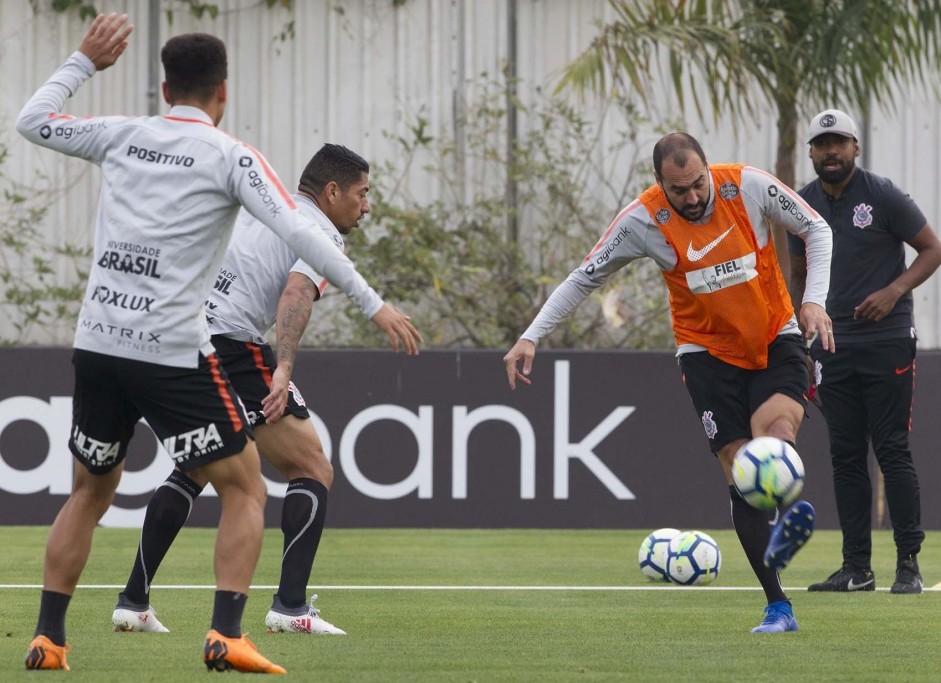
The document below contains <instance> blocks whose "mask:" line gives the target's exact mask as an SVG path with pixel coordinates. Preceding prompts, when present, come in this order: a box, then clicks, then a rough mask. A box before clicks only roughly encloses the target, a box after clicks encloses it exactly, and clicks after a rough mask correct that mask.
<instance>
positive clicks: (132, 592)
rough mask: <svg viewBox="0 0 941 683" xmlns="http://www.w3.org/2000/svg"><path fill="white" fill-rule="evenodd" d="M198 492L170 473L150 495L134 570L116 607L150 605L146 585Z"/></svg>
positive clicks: (180, 476)
mask: <svg viewBox="0 0 941 683" xmlns="http://www.w3.org/2000/svg"><path fill="white" fill-rule="evenodd" d="M202 490H203V489H202V487H201V486H199V485H197V484H196V482H194V481H193V480H192V479H190V478H189V477H187V476H186V475H185V474H183V473H182V472H179V471H177V470H173V472H172V473H171V474H170V476H169V477H167V479H166V481H164V482H163V484H161V485H160V486H159V487H158V488H157V490H156V491H155V492H154V495H153V496H152V497H151V499H150V502H149V503H148V504H147V513H146V515H145V516H144V526H143V528H142V529H141V535H140V544H139V545H138V548H137V557H136V558H134V568H133V569H131V575H130V576H129V577H128V579H127V586H125V588H124V591H123V592H122V593H121V594H120V595H119V596H118V606H122V605H123V606H128V607H130V606H141V605H147V604H148V603H149V602H150V584H151V582H152V581H153V579H154V576H155V575H156V573H157V568H158V567H159V566H160V563H161V562H163V558H164V557H165V556H166V554H167V551H168V550H170V546H171V545H172V544H173V540H174V539H175V538H176V536H177V534H178V533H179V532H180V529H182V528H183V525H184V524H185V523H186V519H187V518H188V517H189V515H190V510H192V509H193V499H194V498H196V497H197V496H198V495H199V494H200V493H202Z"/></svg>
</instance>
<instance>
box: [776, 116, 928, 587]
mask: <svg viewBox="0 0 941 683" xmlns="http://www.w3.org/2000/svg"><path fill="white" fill-rule="evenodd" d="M808 142H809V143H810V158H811V160H812V161H813V165H814V171H815V172H816V173H817V176H818V178H817V180H814V181H813V182H811V183H809V184H808V185H806V186H805V187H804V188H802V189H801V190H800V192H799V194H800V196H801V197H803V198H804V199H805V200H806V201H807V203H808V204H810V205H811V206H812V207H813V208H814V209H816V210H817V211H818V212H819V213H820V215H821V216H822V217H823V218H824V219H826V221H827V223H829V224H830V227H831V228H832V229H833V259H832V263H831V269H830V291H829V294H828V296H827V313H828V314H829V315H830V317H831V318H832V320H833V331H834V339H835V340H836V348H837V352H836V353H835V354H831V353H823V352H822V351H821V349H820V344H819V343H816V344H814V346H813V347H812V349H811V354H812V356H813V358H814V366H815V372H816V375H817V382H818V385H819V386H818V391H819V395H820V399H821V404H822V410H823V416H824V419H825V420H826V422H827V427H828V430H829V433H830V455H831V458H832V460H833V485H834V489H835V491H836V504H837V512H838V513H839V517H840V527H841V528H842V530H843V566H842V567H841V568H840V569H838V570H837V571H836V572H834V573H833V574H831V575H830V577H829V578H827V579H826V580H825V581H822V582H820V583H815V584H813V585H811V586H810V587H809V588H808V590H811V591H840V592H846V591H871V590H874V589H875V587H876V577H875V574H873V571H872V567H871V565H870V559H871V555H872V483H871V481H870V477H869V467H868V454H869V441H870V440H871V441H872V447H873V451H874V452H875V455H876V460H877V461H878V463H879V467H880V469H881V470H882V474H883V477H884V479H885V492H886V499H887V501H888V505H889V514H890V516H891V518H892V528H893V531H894V537H895V545H896V549H897V552H898V559H897V565H896V574H895V583H893V584H892V592H893V593H920V592H921V590H922V578H921V573H920V571H919V568H918V560H917V555H918V552H919V550H921V543H922V541H923V540H924V538H925V534H924V532H923V531H922V529H921V503H920V499H919V487H918V475H917V473H916V472H915V465H914V463H913V462H912V453H911V450H910V449H909V444H908V432H909V430H910V429H911V416H912V412H911V410H912V389H913V386H914V374H915V341H916V336H915V328H914V322H913V317H912V303H913V302H912V294H911V291H912V289H914V288H915V287H917V286H918V285H920V284H921V283H922V282H924V281H925V280H926V279H927V278H928V277H929V276H930V275H931V274H932V273H933V272H934V271H935V269H936V268H937V267H938V265H939V264H941V242H939V241H938V238H937V236H936V235H935V234H934V231H933V230H932V228H931V226H930V225H929V224H928V222H927V220H926V219H925V216H924V214H923V213H922V212H921V210H920V209H919V208H918V206H916V204H915V202H914V201H913V200H912V198H911V197H910V196H909V195H907V194H906V193H904V192H903V191H902V190H900V189H899V188H897V187H896V186H895V185H893V184H892V181H890V180H889V179H887V178H883V177H881V176H878V175H875V174H874V173H871V172H869V171H867V170H865V169H862V168H858V167H857V166H856V157H858V156H859V135H858V134H857V131H856V124H855V123H854V122H853V119H852V118H850V117H849V116H848V115H847V114H846V113H844V112H842V111H839V110H837V109H828V110H826V111H823V112H820V113H819V114H817V115H816V116H815V117H814V118H813V120H812V121H811V124H810V134H809V136H808ZM788 237H789V252H790V255H791V283H790V285H791V296H792V297H795V296H796V297H797V300H798V301H799V300H800V297H801V295H802V293H803V290H804V279H805V277H806V260H805V258H804V244H803V242H801V241H800V240H794V239H791V238H790V236H788ZM905 244H908V245H910V246H911V247H912V248H913V249H914V250H915V251H916V252H917V253H918V255H917V256H916V257H915V259H914V261H912V264H911V266H910V267H908V268H907V269H906V267H905Z"/></svg>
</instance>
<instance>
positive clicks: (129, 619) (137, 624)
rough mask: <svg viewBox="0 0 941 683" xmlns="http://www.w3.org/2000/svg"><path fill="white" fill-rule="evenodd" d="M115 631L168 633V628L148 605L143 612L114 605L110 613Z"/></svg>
mask: <svg viewBox="0 0 941 683" xmlns="http://www.w3.org/2000/svg"><path fill="white" fill-rule="evenodd" d="M111 623H112V624H114V630H115V631H137V632H140V633H169V632H170V629H168V628H167V627H166V626H164V625H163V624H161V623H160V621H159V620H158V619H157V613H156V612H154V608H153V607H151V606H150V605H148V606H147V609H145V610H144V611H143V612H138V611H136V610H132V609H127V608H125V607H116V608H115V610H114V612H113V613H112V614H111Z"/></svg>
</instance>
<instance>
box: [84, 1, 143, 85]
mask: <svg viewBox="0 0 941 683" xmlns="http://www.w3.org/2000/svg"><path fill="white" fill-rule="evenodd" d="M125 24H127V15H126V14H121V15H119V14H118V13H117V12H112V13H111V14H108V15H107V16H106V15H104V14H99V15H98V16H97V17H95V20H94V21H93V22H92V23H91V26H90V27H89V29H88V33H86V34H85V39H84V40H82V44H81V45H80V46H79V48H78V51H79V52H81V53H82V54H83V55H85V56H86V57H88V58H89V59H90V60H91V62H92V64H94V65H95V68H96V69H97V70H98V71H104V70H105V69H107V68H108V67H109V66H111V65H113V64H114V63H115V62H116V61H118V58H119V57H120V56H121V55H122V54H124V51H125V50H126V49H127V39H128V37H129V36H130V35H131V33H132V32H133V31H134V25H133V24H129V25H127V26H125Z"/></svg>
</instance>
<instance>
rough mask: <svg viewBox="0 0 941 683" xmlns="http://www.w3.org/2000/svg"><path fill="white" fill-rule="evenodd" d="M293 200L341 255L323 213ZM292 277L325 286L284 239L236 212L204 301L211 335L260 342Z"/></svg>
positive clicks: (340, 240) (305, 201) (299, 199)
mask: <svg viewBox="0 0 941 683" xmlns="http://www.w3.org/2000/svg"><path fill="white" fill-rule="evenodd" d="M294 199H295V201H296V202H297V206H298V208H299V209H300V211H301V213H302V214H304V216H305V217H307V218H309V219H310V220H311V221H312V222H314V223H316V224H317V225H319V226H320V228H321V230H323V233H324V234H325V235H326V236H327V237H328V238H329V239H330V241H331V242H333V244H334V245H335V246H336V248H337V249H339V250H340V251H343V250H344V249H345V246H346V245H345V244H344V242H343V236H342V235H341V234H340V231H339V230H337V229H336V226H334V225H333V223H331V222H330V219H329V218H327V217H326V215H324V213H323V211H321V210H320V208H319V207H318V206H317V205H316V204H314V203H313V202H312V201H310V200H309V199H307V197H304V196H303V195H295V196H294ZM290 273H301V274H302V275H306V276H307V277H308V278H310V280H311V282H313V283H314V285H315V286H316V287H317V289H318V291H320V292H321V293H322V292H323V289H324V287H325V286H326V282H325V281H324V279H323V277H322V276H321V275H320V274H319V273H317V272H316V271H315V270H314V269H313V268H311V267H310V266H309V265H307V264H306V263H305V262H304V261H302V260H299V259H298V258H297V255H296V254H295V253H294V250H293V249H291V247H289V246H288V245H287V244H285V243H284V241H283V240H281V239H279V238H278V236H277V235H275V234H274V233H273V232H271V231H270V230H269V229H268V228H266V227H265V226H264V225H263V224H262V223H260V222H259V221H258V219H256V218H255V217H254V216H252V215H251V214H250V213H248V212H247V211H244V210H242V211H239V215H238V219H236V221H235V229H234V230H233V232H232V241H231V242H229V248H228V249H226V251H225V257H224V258H223V260H222V268H220V269H219V276H218V277H217V278H216V282H215V284H214V285H213V287H212V290H211V291H210V292H209V298H208V299H206V317H207V319H208V320H209V332H210V333H212V334H222V335H225V336H227V337H231V338H232V339H238V340H240V341H253V342H255V343H256V344H261V343H264V341H265V334H266V333H267V332H268V330H269V329H271V326H272V325H274V323H275V319H276V318H277V315H278V303H279V302H280V300H281V293H282V292H283V291H284V285H285V284H286V283H287V278H288V275H289V274H290Z"/></svg>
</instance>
